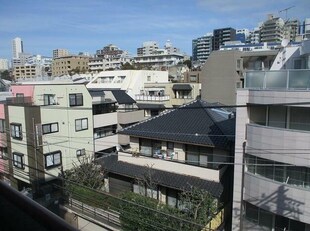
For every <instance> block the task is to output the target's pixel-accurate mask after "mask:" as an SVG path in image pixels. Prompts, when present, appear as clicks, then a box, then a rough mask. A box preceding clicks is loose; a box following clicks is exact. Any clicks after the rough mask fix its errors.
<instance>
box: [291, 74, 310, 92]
mask: <svg viewBox="0 0 310 231" xmlns="http://www.w3.org/2000/svg"><path fill="white" fill-rule="evenodd" d="M288 87H289V88H297V89H308V88H310V73H309V71H300V70H298V71H294V70H291V71H290V72H289V85H288Z"/></svg>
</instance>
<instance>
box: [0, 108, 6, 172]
mask: <svg viewBox="0 0 310 231" xmlns="http://www.w3.org/2000/svg"><path fill="white" fill-rule="evenodd" d="M0 119H5V113H4V104H0ZM0 147H6V133H0ZM6 164H7V161H6V160H3V159H0V173H1V172H5V171H6V168H5V166H6Z"/></svg>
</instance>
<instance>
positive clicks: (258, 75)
mask: <svg viewBox="0 0 310 231" xmlns="http://www.w3.org/2000/svg"><path fill="white" fill-rule="evenodd" d="M264 76H265V72H247V73H246V86H245V87H246V88H263V87H264Z"/></svg>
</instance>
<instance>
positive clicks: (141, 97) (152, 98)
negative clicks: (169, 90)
mask: <svg viewBox="0 0 310 231" xmlns="http://www.w3.org/2000/svg"><path fill="white" fill-rule="evenodd" d="M135 98H136V100H137V101H156V102H161V101H169V100H170V95H161V96H158V95H136V96H135Z"/></svg>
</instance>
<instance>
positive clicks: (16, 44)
mask: <svg viewBox="0 0 310 231" xmlns="http://www.w3.org/2000/svg"><path fill="white" fill-rule="evenodd" d="M23 52H24V49H23V41H22V39H21V38H18V37H16V38H15V39H13V41H12V57H13V59H14V58H17V59H18V58H19V53H23Z"/></svg>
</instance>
